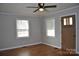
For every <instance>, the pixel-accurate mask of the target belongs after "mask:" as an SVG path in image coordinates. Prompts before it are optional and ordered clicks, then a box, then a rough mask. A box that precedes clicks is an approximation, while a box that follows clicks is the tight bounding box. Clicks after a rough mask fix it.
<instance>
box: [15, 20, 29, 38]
mask: <svg viewBox="0 0 79 59" xmlns="http://www.w3.org/2000/svg"><path fill="white" fill-rule="evenodd" d="M17 20H24V21H25V20H26V19H16V38H29V36H30V31H29V29H30V25H29V20H26V21H28V36H24V37H18V31H17V30H18V29H17Z"/></svg>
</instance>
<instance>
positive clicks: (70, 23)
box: [64, 17, 73, 25]
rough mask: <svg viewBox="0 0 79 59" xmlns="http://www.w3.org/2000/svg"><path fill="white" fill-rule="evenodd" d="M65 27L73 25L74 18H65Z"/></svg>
mask: <svg viewBox="0 0 79 59" xmlns="http://www.w3.org/2000/svg"><path fill="white" fill-rule="evenodd" d="M64 25H73V20H72V17H65V18H64Z"/></svg>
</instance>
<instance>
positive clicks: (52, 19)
mask: <svg viewBox="0 0 79 59" xmlns="http://www.w3.org/2000/svg"><path fill="white" fill-rule="evenodd" d="M48 20H51V21H54V27H53V30H54V35H53V36H48V32H47V30H48V29H47V21H48ZM45 26H46V31H45V32H46V36H47V37H55V36H56V33H55V31H56V30H55V18H48V19H46V20H45Z"/></svg>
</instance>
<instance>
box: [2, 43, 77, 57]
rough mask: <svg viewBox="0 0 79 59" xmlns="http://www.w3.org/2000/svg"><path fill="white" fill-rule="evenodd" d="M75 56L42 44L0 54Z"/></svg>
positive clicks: (73, 53)
mask: <svg viewBox="0 0 79 59" xmlns="http://www.w3.org/2000/svg"><path fill="white" fill-rule="evenodd" d="M75 55H77V54H75V52H71V51H66V50H62V49H57V48H54V47H51V46H48V45H44V44H38V45H33V46H28V47H23V48H17V49H11V50H6V51H1V52H0V56H75Z"/></svg>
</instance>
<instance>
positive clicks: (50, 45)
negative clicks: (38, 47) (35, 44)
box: [42, 43, 61, 49]
mask: <svg viewBox="0 0 79 59" xmlns="http://www.w3.org/2000/svg"><path fill="white" fill-rule="evenodd" d="M42 44H45V45H48V46H51V47H55V48H59V49H61V47H58V46H54V45H51V44H48V43H42Z"/></svg>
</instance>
